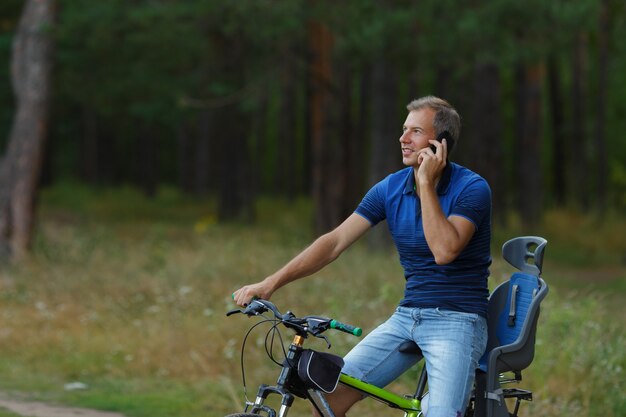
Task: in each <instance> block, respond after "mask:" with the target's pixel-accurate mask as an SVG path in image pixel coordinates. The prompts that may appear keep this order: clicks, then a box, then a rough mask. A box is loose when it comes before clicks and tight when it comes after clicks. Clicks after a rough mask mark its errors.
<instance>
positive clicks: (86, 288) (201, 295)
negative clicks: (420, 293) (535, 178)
mask: <svg viewBox="0 0 626 417" xmlns="http://www.w3.org/2000/svg"><path fill="white" fill-rule="evenodd" d="M214 207H215V205H214V203H213V202H212V201H210V200H206V201H194V200H191V199H188V198H186V197H184V196H181V195H179V194H177V193H176V192H175V191H173V190H171V189H162V190H161V191H160V192H159V193H158V195H157V197H156V199H155V200H153V201H150V200H147V199H145V198H143V196H142V195H141V194H140V193H137V192H136V191H134V190H132V189H130V188H125V189H121V190H97V191H94V190H92V189H88V188H81V187H78V186H76V185H72V186H64V187H57V188H55V189H54V190H48V191H46V192H45V193H44V194H43V195H42V207H41V210H40V216H39V222H38V234H37V238H36V241H35V247H34V252H33V255H32V256H31V258H30V259H28V260H27V261H26V262H25V263H23V264H21V265H19V266H13V267H4V268H3V269H1V270H0V303H1V304H0V305H1V306H2V307H1V308H0V320H2V323H3V324H2V326H1V327H0V389H1V390H3V391H15V392H19V393H20V395H24V394H27V395H28V396H30V397H32V398H36V399H46V400H51V401H57V402H62V403H67V404H76V405H80V406H84V407H94V408H98V409H103V410H114V411H120V412H123V413H124V414H126V415H127V416H129V417H132V416H136V417H143V416H148V415H150V416H156V417H161V416H163V417H169V416H189V417H195V416H220V415H224V414H228V413H229V412H234V411H238V410H240V409H241V407H242V405H241V404H242V402H243V395H242V390H241V376H240V370H239V349H240V343H241V340H242V338H243V335H244V332H245V331H246V330H247V329H248V327H249V326H250V325H251V324H253V323H254V320H251V319H247V318H244V317H241V316H234V317H232V318H228V319H227V318H226V317H225V316H224V313H225V312H226V311H227V310H229V309H230V308H233V305H232V300H231V298H230V294H231V293H232V292H233V290H234V289H236V288H238V287H239V286H240V285H242V284H245V283H248V282H252V281H255V280H258V279H260V278H262V277H264V276H265V275H266V274H269V273H271V272H273V270H275V269H276V268H277V267H279V266H281V265H282V264H283V263H284V262H286V261H287V260H288V259H289V258H290V257H291V256H293V255H294V254H296V253H297V252H298V251H299V250H301V249H302V248H303V247H304V246H305V245H307V244H308V243H309V241H310V239H311V238H312V235H311V233H310V229H309V225H311V224H312V222H311V209H310V205H309V204H308V202H307V201H305V200H299V201H296V202H291V203H289V202H285V201H282V202H281V201H268V200H262V201H260V202H259V204H258V223H257V224H256V225H254V226H250V225H237V224H230V225H219V224H217V223H216V222H215V215H214ZM625 224H626V222H625V220H624V219H623V218H619V217H617V216H613V217H611V218H610V219H608V220H607V222H606V223H599V222H598V221H597V220H593V219H589V218H586V217H584V216H578V215H575V214H572V213H569V212H551V213H547V214H546V221H545V222H544V224H542V225H539V226H538V227H537V229H536V230H521V229H520V228H519V227H515V226H511V227H510V228H507V229H498V230H497V231H496V234H495V238H494V265H493V267H492V283H491V284H492V285H495V284H496V283H497V282H500V281H502V280H503V279H504V278H505V277H506V276H507V275H508V274H509V273H510V272H511V268H510V267H507V266H506V265H504V263H503V262H502V261H501V260H500V257H499V254H498V252H497V251H498V250H499V249H498V248H499V246H500V245H501V243H502V242H503V241H504V240H506V239H508V238H510V237H513V236H516V235H521V234H537V235H543V236H545V237H547V238H548V239H549V242H550V243H549V244H548V249H547V251H546V265H545V268H544V278H545V279H546V281H547V282H548V283H550V285H551V292H550V294H549V295H548V298H547V299H546V301H545V304H544V307H543V310H542V316H541V323H540V327H539V333H538V341H537V355H536V359H535V362H534V363H533V365H531V368H529V369H528V370H527V371H526V372H525V373H524V386H526V387H530V388H531V389H533V391H534V392H535V401H534V402H533V403H532V404H525V405H524V408H522V412H521V415H522V416H530V415H535V414H538V415H542V416H547V417H550V416H560V415H563V414H575V413H576V414H578V413H580V415H585V416H598V417H599V416H618V415H620V413H621V410H623V409H625V408H626V403H625V400H624V398H623V392H625V391H626V387H625V386H624V380H626V378H624V369H625V368H626V360H625V355H624V354H623V347H624V346H625V345H626V343H625V342H626V340H624V332H623V323H624V322H625V320H624V319H626V307H625V306H624V302H623V300H624V294H626V285H625V281H626V268H625V266H624V265H623V264H622V262H623V259H622V258H621V257H622V256H623V255H624V253H626V242H625V240H626V231H625V230H624V228H625V226H624V225H625ZM584 254H588V255H584ZM402 285H403V278H402V271H401V269H400V267H399V265H398V262H397V259H396V255H395V254H394V253H393V251H389V252H387V253H372V252H370V251H369V250H368V248H367V247H366V245H364V244H357V245H356V246H355V247H354V248H351V249H350V250H349V251H348V252H346V253H345V254H344V255H342V257H341V258H340V259H339V260H338V261H337V262H335V263H334V264H332V265H331V266H329V267H328V268H327V269H325V270H323V271H322V272H320V273H318V274H317V275H316V277H315V278H311V279H307V280H302V281H298V282H295V283H293V284H291V285H289V286H288V287H286V288H284V289H283V290H281V291H279V292H278V293H276V294H275V296H274V298H273V301H275V302H276V303H277V305H278V306H279V307H281V308H283V309H292V310H294V311H295V312H296V313H301V314H313V313H318V314H323V315H328V316H332V317H335V318H337V319H339V320H342V321H346V322H350V323H355V324H358V325H360V326H362V327H363V328H364V330H365V331H368V330H370V329H372V328H373V327H374V326H376V325H377V324H378V323H380V322H381V321H382V320H383V319H384V318H385V317H386V316H387V315H388V314H389V313H390V312H391V311H392V309H393V308H394V306H395V304H396V303H397V301H398V300H399V298H400V297H401V296H402ZM346 295H348V297H346ZM262 336H263V333H262V332H261V331H258V332H256V333H253V335H252V337H251V338H250V342H249V343H250V345H249V347H248V348H247V350H246V363H247V364H248V365H249V367H248V373H247V375H248V379H249V388H248V390H249V393H248V395H249V396H250V397H252V396H254V392H255V388H254V385H255V384H257V385H258V383H260V382H273V381H271V380H268V376H269V377H270V378H275V376H276V373H275V372H276V371H275V368H274V367H273V366H272V365H271V364H269V363H268V362H269V361H268V360H267V359H266V358H265V355H264V352H262V349H260V348H259V347H260V346H261V344H262ZM330 337H331V341H332V343H333V351H334V352H336V353H339V354H341V353H345V352H346V351H347V350H348V349H349V348H350V347H351V346H352V345H353V344H354V343H355V342H356V340H355V339H354V338H353V337H350V336H348V335H345V334H332V335H330ZM312 343H313V345H314V346H317V347H322V346H324V345H323V342H319V341H313V342H312ZM255 347H256V348H255ZM75 381H80V382H83V383H85V384H87V385H88V387H89V388H88V389H86V390H81V391H66V390H64V385H65V384H67V383H70V382H75ZM412 385H413V382H412V380H411V376H409V375H407V376H404V377H403V378H401V379H400V380H399V381H398V382H397V383H395V384H394V386H393V388H394V389H396V390H397V391H398V392H399V393H401V394H403V393H409V392H411V391H412V390H413V389H414V387H413V386H412ZM298 407H299V408H297V409H296V410H294V412H293V414H294V415H308V407H306V406H305V405H302V404H301V405H298ZM358 407H359V409H358V410H357V411H356V414H355V415H361V416H364V417H369V416H374V415H377V416H378V415H390V416H391V415H397V413H393V412H390V411H388V410H386V409H384V407H383V406H381V405H380V404H377V403H376V404H373V402H367V401H365V402H363V403H362V404H360V405H359V406H358ZM564 411H565V413H564ZM567 412H569V413H567ZM9 415H10V414H9ZM0 416H2V414H0Z"/></svg>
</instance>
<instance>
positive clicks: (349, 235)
mask: <svg viewBox="0 0 626 417" xmlns="http://www.w3.org/2000/svg"><path fill="white" fill-rule="evenodd" d="M370 228H371V224H370V222H369V221H368V220H366V219H365V218H364V217H362V216H361V215H359V214H356V213H353V214H352V215H350V217H348V218H347V219H346V220H345V221H344V222H343V223H341V224H340V225H339V226H337V228H335V229H334V230H332V231H331V232H328V233H326V234H324V235H322V236H320V237H319V238H318V239H317V240H315V242H313V243H312V244H311V246H309V247H307V248H306V249H305V250H303V251H302V252H300V254H299V255H297V256H296V257H295V258H293V259H292V260H291V261H289V263H287V264H286V265H285V266H283V267H282V268H281V269H279V270H278V271H276V272H275V273H273V274H272V275H270V276H268V277H267V278H265V279H264V280H263V281H261V282H258V283H256V284H251V285H246V286H244V287H241V288H240V289H238V290H237V291H235V292H234V294H233V296H234V299H235V302H236V303H237V304H238V305H240V306H243V305H245V304H247V303H248V302H250V300H251V299H252V298H253V297H259V298H263V299H265V300H267V299H269V298H270V297H271V296H272V294H273V293H274V292H275V291H276V290H278V289H279V288H280V287H282V286H284V285H286V284H288V283H290V282H292V281H295V280H297V279H299V278H304V277H307V276H309V275H312V274H314V273H315V272H317V271H319V270H320V269H322V268H323V267H325V266H326V265H328V264H329V263H331V262H332V261H334V260H335V259H337V258H338V257H339V255H341V253H342V252H343V251H344V250H346V249H347V248H348V247H349V246H350V245H352V243H354V242H355V241H356V240H358V239H359V238H360V237H361V236H363V235H364V234H365V233H366V232H367V231H368V230H369V229H370Z"/></svg>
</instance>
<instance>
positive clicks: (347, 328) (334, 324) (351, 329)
mask: <svg viewBox="0 0 626 417" xmlns="http://www.w3.org/2000/svg"><path fill="white" fill-rule="evenodd" d="M330 328H331V329H337V330H341V331H342V332H346V333H350V334H351V335H354V336H357V337H358V336H361V335H362V334H363V329H361V328H360V327H355V326H351V325H349V324H345V323H341V322H339V321H337V320H331V321H330Z"/></svg>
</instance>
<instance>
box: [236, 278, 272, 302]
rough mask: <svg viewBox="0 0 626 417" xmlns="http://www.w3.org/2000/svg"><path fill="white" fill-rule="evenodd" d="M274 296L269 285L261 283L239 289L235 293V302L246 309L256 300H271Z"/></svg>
mask: <svg viewBox="0 0 626 417" xmlns="http://www.w3.org/2000/svg"><path fill="white" fill-rule="evenodd" d="M271 296H272V291H271V290H270V289H269V285H267V284H265V282H264V281H261V282H259V283H256V284H251V285H245V286H243V287H241V288H239V289H238V290H237V291H235V292H234V293H233V300H235V304H237V305H238V306H241V307H246V306H247V305H248V304H249V303H250V301H252V300H254V299H255V298H261V299H263V300H269V299H270V297H271Z"/></svg>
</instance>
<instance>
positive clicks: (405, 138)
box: [398, 130, 409, 143]
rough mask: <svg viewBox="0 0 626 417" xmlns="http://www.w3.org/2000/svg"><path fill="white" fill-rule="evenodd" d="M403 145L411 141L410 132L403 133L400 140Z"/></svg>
mask: <svg viewBox="0 0 626 417" xmlns="http://www.w3.org/2000/svg"><path fill="white" fill-rule="evenodd" d="M398 140H399V141H400V142H401V143H406V142H408V140H409V131H408V130H407V131H405V132H402V135H400V139H398Z"/></svg>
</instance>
